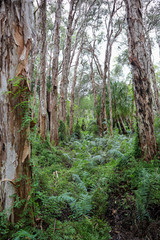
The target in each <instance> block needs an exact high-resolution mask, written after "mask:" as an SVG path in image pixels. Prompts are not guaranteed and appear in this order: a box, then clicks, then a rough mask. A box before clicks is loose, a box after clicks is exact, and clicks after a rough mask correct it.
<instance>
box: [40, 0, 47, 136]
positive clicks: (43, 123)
mask: <svg viewBox="0 0 160 240" xmlns="http://www.w3.org/2000/svg"><path fill="white" fill-rule="evenodd" d="M46 10H47V9H46V0H41V6H40V13H41V34H42V38H41V53H40V112H39V114H40V135H41V137H42V139H46V137H47V102H46V100H47V91H46Z"/></svg>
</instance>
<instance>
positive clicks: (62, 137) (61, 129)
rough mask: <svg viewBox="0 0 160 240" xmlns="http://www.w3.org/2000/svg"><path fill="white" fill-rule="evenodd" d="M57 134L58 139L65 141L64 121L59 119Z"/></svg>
mask: <svg viewBox="0 0 160 240" xmlns="http://www.w3.org/2000/svg"><path fill="white" fill-rule="evenodd" d="M58 135H59V140H60V141H66V126H65V123H64V122H63V121H61V120H60V123H59V128H58Z"/></svg>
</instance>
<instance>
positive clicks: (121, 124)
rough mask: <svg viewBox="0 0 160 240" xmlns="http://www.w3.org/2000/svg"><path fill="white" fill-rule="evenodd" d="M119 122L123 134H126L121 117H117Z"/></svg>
mask: <svg viewBox="0 0 160 240" xmlns="http://www.w3.org/2000/svg"><path fill="white" fill-rule="evenodd" d="M119 123H120V126H121V129H122V132H123V134H127V130H126V128H125V126H124V122H123V119H122V117H120V118H119Z"/></svg>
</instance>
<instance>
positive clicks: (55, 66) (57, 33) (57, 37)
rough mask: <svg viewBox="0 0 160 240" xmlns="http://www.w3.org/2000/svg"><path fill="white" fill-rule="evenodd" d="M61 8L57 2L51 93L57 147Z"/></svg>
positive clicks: (58, 1)
mask: <svg viewBox="0 0 160 240" xmlns="http://www.w3.org/2000/svg"><path fill="white" fill-rule="evenodd" d="M61 6H62V1H61V0H57V4H56V12H55V30H54V46H53V64H52V91H51V130H50V141H51V142H52V141H54V144H55V145H56V146H57V145H58V142H59V139H58V117H57V97H58V91H57V88H58V58H59V45H60V23H61Z"/></svg>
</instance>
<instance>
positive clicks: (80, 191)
mask: <svg viewBox="0 0 160 240" xmlns="http://www.w3.org/2000/svg"><path fill="white" fill-rule="evenodd" d="M139 151H140V149H139V148H138V144H137V138H136V136H135V135H134V134H131V133H130V134H128V135H127V136H124V135H119V134H118V133H115V135H114V138H111V137H109V136H105V137H103V138H99V137H94V136H91V135H89V134H87V133H86V132H85V133H83V134H82V136H81V139H77V138H76V137H72V138H71V139H70V141H68V142H66V143H62V144H60V146H59V147H58V148H55V147H52V146H51V145H50V144H49V143H48V142H47V141H46V142H45V143H43V144H39V141H37V144H35V141H34V148H33V164H34V166H35V167H34V169H35V172H34V181H35V183H38V184H37V185H36V188H35V190H34V191H35V198H36V202H39V212H40V216H38V219H41V225H42V229H43V228H46V229H49V228H50V227H51V225H52V227H53V232H54V238H53V239H55V240H56V239H57V240H61V239H69V240H72V239H75V240H78V239H82V240H107V239H113V240H119V239H122V240H123V239H125V240H127V239H128V240H132V239H135V240H136V239H137V240H138V239H141V240H143V239H144V240H145V239H148V240H149V239H154V240H156V239H160V221H159V219H160V170H159V164H160V161H159V160H158V159H154V160H153V161H151V162H150V163H146V162H145V161H144V160H143V159H141V158H138V155H139ZM38 221H39V220H38ZM50 223H52V224H50ZM51 239H52V238H51Z"/></svg>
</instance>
